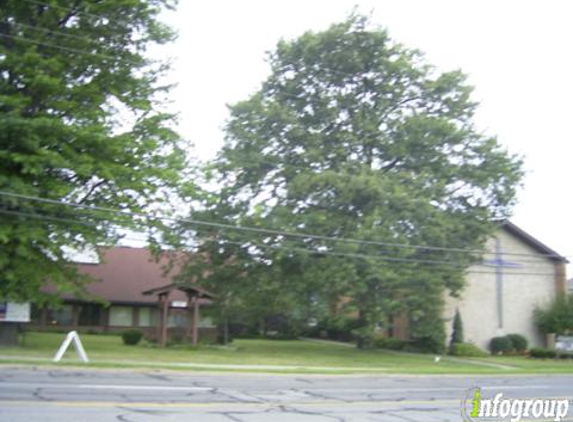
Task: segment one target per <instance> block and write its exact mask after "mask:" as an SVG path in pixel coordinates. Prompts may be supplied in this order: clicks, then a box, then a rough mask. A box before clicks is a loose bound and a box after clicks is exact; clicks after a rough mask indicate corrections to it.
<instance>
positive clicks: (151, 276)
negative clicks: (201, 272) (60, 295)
mask: <svg viewBox="0 0 573 422" xmlns="http://www.w3.org/2000/svg"><path fill="white" fill-rule="evenodd" d="M100 253H101V256H102V260H101V262H100V263H98V264H81V263H80V264H77V266H78V269H79V271H80V272H81V273H84V274H88V275H90V276H92V277H93V278H94V279H95V280H97V281H96V282H94V283H91V284H89V285H88V286H87V287H86V289H87V291H88V293H89V294H90V295H91V296H95V297H98V298H101V299H105V300H107V301H109V302H112V303H117V304H156V303H157V298H156V297H154V296H149V295H144V294H143V291H145V290H151V289H156V288H160V287H163V286H165V285H166V284H171V283H173V278H174V277H175V276H177V275H178V273H179V271H180V266H178V265H174V266H173V268H170V269H169V270H166V268H167V264H169V258H170V256H169V255H168V253H165V254H163V255H162V256H161V257H160V259H159V261H157V260H156V259H155V257H154V256H153V254H152V253H151V252H150V251H149V249H146V248H130V247H123V246H121V247H112V248H107V249H104V250H101V251H100ZM65 298H66V299H73V298H72V297H68V296H66V297H65ZM170 299H171V300H181V301H185V300H187V296H186V295H185V293H183V292H181V291H174V292H173V294H172V295H170Z"/></svg>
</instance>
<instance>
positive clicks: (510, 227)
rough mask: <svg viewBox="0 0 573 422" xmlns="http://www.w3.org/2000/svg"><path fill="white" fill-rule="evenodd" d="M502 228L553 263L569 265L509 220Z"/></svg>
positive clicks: (563, 258) (561, 256)
mask: <svg viewBox="0 0 573 422" xmlns="http://www.w3.org/2000/svg"><path fill="white" fill-rule="evenodd" d="M502 228H503V229H504V230H505V231H507V232H508V233H510V234H512V235H514V236H515V237H517V238H518V239H520V240H521V241H522V242H523V243H525V244H527V245H529V246H531V247H532V248H533V249H535V250H536V251H537V252H539V253H540V254H542V255H544V256H545V257H546V258H548V259H551V260H553V261H558V262H564V263H568V262H569V261H568V260H567V258H565V257H564V256H563V255H561V254H559V253H557V252H555V251H554V250H553V249H551V248H550V247H549V246H547V245H545V244H544V243H542V242H541V241H539V240H538V239H536V238H535V237H533V236H532V235H530V234H529V233H527V232H525V231H524V230H523V229H521V228H519V227H517V226H516V225H515V224H513V223H512V222H511V221H509V220H505V221H504V222H503V223H502Z"/></svg>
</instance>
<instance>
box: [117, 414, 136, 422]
mask: <svg viewBox="0 0 573 422" xmlns="http://www.w3.org/2000/svg"><path fill="white" fill-rule="evenodd" d="M127 416H128V415H117V416H116V419H117V420H118V421H121V422H135V421H133V420H131V419H127Z"/></svg>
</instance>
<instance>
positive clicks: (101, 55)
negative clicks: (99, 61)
mask: <svg viewBox="0 0 573 422" xmlns="http://www.w3.org/2000/svg"><path fill="white" fill-rule="evenodd" d="M0 37H2V38H9V39H16V40H22V41H26V42H30V43H32V44H36V45H41V46H44V47H50V48H55V49H57V50H62V51H67V52H69V53H77V54H86V55H91V56H94V57H100V58H103V59H108V60H117V57H114V56H109V55H107V54H100V53H94V52H89V51H86V50H80V49H77V48H71V47H64V46H61V45H56V44H50V43H46V42H42V41H37V40H33V39H31V38H27V37H21V36H19V35H11V34H6V33H4V32H0ZM134 64H135V62H134Z"/></svg>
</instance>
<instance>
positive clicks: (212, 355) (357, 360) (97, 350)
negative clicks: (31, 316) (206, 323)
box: [0, 333, 573, 374]
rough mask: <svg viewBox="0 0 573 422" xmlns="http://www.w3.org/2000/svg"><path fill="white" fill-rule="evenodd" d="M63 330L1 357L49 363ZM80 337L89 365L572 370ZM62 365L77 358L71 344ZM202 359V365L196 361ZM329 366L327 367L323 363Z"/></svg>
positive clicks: (536, 363) (292, 346)
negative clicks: (159, 344) (128, 342)
mask: <svg viewBox="0 0 573 422" xmlns="http://www.w3.org/2000/svg"><path fill="white" fill-rule="evenodd" d="M64 337H65V334H54V333H27V334H26V336H25V340H24V342H23V344H22V346H21V347H11V348H7V347H4V348H0V363H32V364H51V359H52V358H53V356H54V355H55V353H56V351H57V349H58V347H59V345H60V343H61V342H62V340H63V339H64ZM81 340H82V342H83V344H84V347H85V349H86V352H87V354H88V356H89V358H90V364H89V366H93V367H149V366H155V367H157V368H179V369H182V368H183V369H184V368H185V365H194V366H193V367H190V368H187V369H193V370H201V369H208V370H219V369H223V370H251V371H252V370H253V368H241V367H239V368H213V367H210V366H209V365H267V366H283V367H284V368H262V369H261V370H264V371H271V372H306V373H364V372H365V373H369V372H374V373H407V374H435V373H443V374H464V373H467V374H499V373H504V374H519V373H573V362H570V361H555V360H547V361H544V360H542V361H540V360H533V359H528V358H523V357H491V358H481V359H463V360H458V359H455V358H450V357H442V359H441V360H440V362H439V363H435V362H434V356H433V355H420V354H409V353H396V352H389V351H381V350H372V351H362V350H358V349H356V348H351V347H345V346H340V345H338V344H329V343H320V342H311V341H305V340H294V341H284V340H235V341H234V342H233V344H232V346H231V347H214V346H213V347H211V346H200V347H197V348H192V347H189V346H172V347H168V348H166V349H162V348H158V347H156V346H154V345H150V344H147V343H142V344H140V345H138V346H125V345H123V343H122V340H121V338H120V337H119V336H110V335H105V336H104V335H89V334H82V335H81ZM60 364H64V365H69V364H75V365H77V364H78V360H77V357H76V356H75V351H74V350H73V346H70V349H69V350H68V352H67V353H66V355H65V356H64V358H63V360H62V363H60ZM201 365H206V366H204V367H200V366H201ZM328 368H330V369H328Z"/></svg>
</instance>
